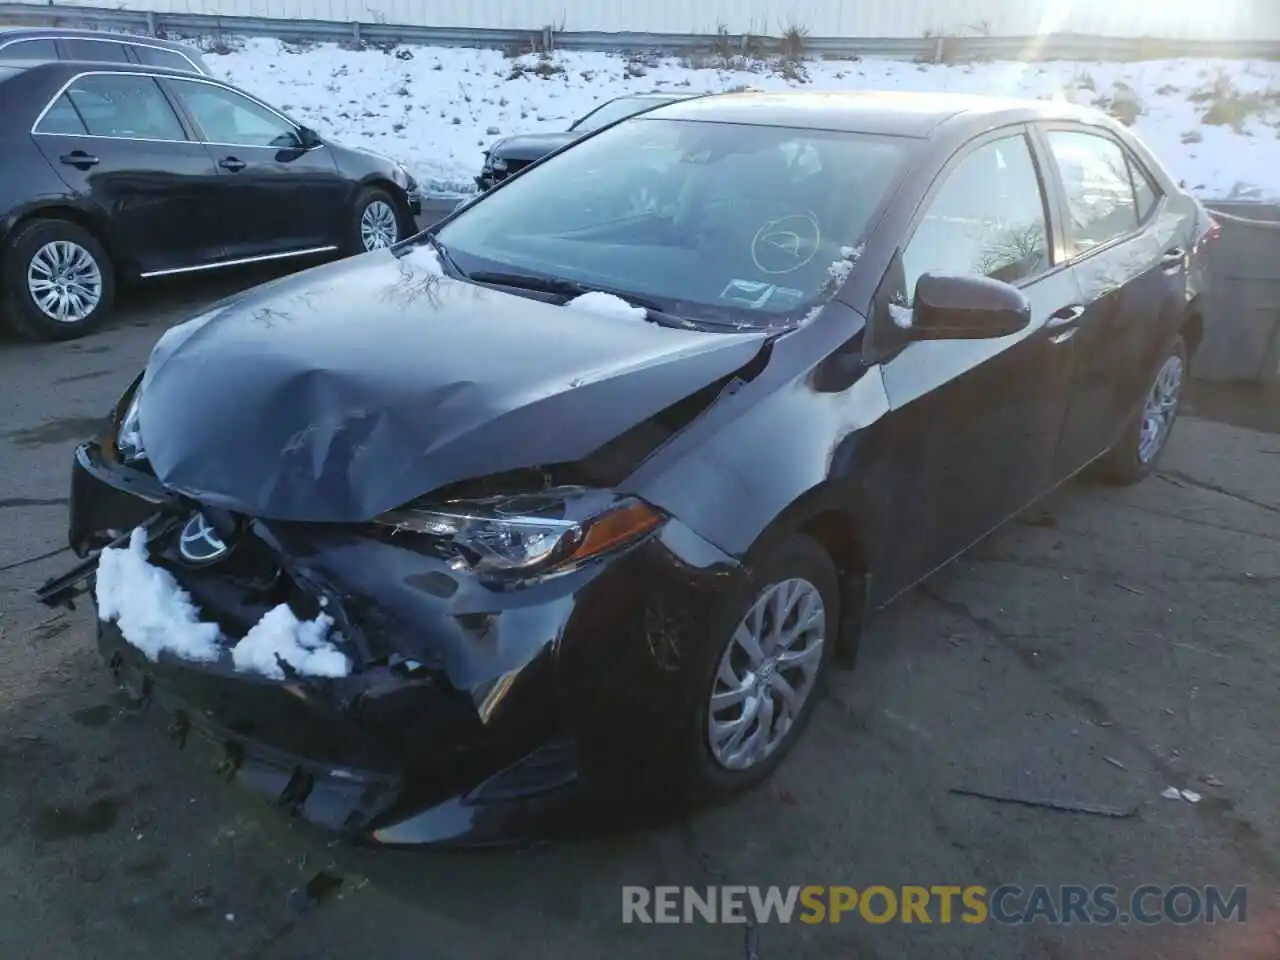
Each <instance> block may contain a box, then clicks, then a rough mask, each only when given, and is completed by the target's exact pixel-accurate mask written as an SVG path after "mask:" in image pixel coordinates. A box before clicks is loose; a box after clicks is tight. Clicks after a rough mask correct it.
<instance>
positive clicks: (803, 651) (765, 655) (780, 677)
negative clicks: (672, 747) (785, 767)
mask: <svg viewBox="0 0 1280 960" xmlns="http://www.w3.org/2000/svg"><path fill="white" fill-rule="evenodd" d="M719 620H720V624H721V626H720V630H719V631H718V637H717V639H718V642H716V643H713V644H711V645H710V647H709V650H708V652H709V653H710V656H709V657H707V659H706V661H705V662H704V665H703V682H702V683H701V684H700V685H699V686H697V687H695V690H696V691H697V692H696V694H695V695H696V696H697V698H698V699H697V701H696V703H695V704H694V705H693V706H694V707H695V709H696V711H697V713H696V717H695V722H694V723H693V724H691V725H690V727H691V732H692V734H693V741H694V742H692V743H690V744H689V749H690V752H691V754H692V758H691V759H692V770H691V773H692V784H691V786H692V787H693V794H694V796H695V797H698V798H703V799H710V800H715V799H722V798H727V797H729V796H732V795H734V794H737V793H740V792H742V791H743V790H745V789H747V788H749V787H751V786H753V785H754V784H756V783H759V782H760V781H762V780H764V779H765V778H766V777H767V776H769V774H770V773H771V772H772V771H773V770H774V768H776V767H777V765H778V764H779V763H781V762H782V759H783V758H784V757H785V756H786V755H787V753H788V752H790V750H791V749H792V747H793V746H794V745H795V743H796V741H797V740H798V738H799V736H800V734H801V732H802V731H803V730H804V727H805V725H806V724H807V722H808V720H809V716H810V714H811V713H812V711H813V707H814V704H815V703H816V701H817V699H818V696H819V694H820V692H821V690H822V685H823V683H824V681H825V679H826V670H827V668H828V665H829V664H830V662H831V655H832V651H833V649H834V647H835V642H836V634H837V631H838V629H839V624H840V590H839V574H838V573H837V571H836V567H835V565H834V564H833V563H832V561H831V558H830V556H829V555H828V554H827V552H826V551H825V550H823V549H822V547H820V546H819V545H818V544H817V543H816V542H814V541H813V540H811V539H810V538H808V537H805V536H801V535H794V536H791V537H789V538H787V539H786V540H784V541H781V542H779V543H777V544H776V545H775V546H773V547H772V548H771V549H770V550H768V551H767V553H766V554H765V555H764V556H762V557H761V558H760V560H759V561H758V562H757V563H755V564H754V565H753V567H752V574H751V577H750V579H749V581H748V583H747V587H746V590H745V591H744V593H743V595H742V596H741V597H740V598H739V599H738V600H737V601H735V602H734V603H732V604H730V605H728V606H726V608H725V609H724V610H723V611H722V614H721V616H720V618H719Z"/></svg>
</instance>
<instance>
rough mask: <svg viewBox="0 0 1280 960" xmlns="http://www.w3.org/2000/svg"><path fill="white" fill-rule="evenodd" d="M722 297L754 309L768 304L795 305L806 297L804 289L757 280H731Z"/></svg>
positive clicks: (760, 308) (759, 308)
mask: <svg viewBox="0 0 1280 960" xmlns="http://www.w3.org/2000/svg"><path fill="white" fill-rule="evenodd" d="M720 299H721V300H727V301H729V302H730V303H736V304H740V305H741V306H744V307H750V308H751V309H752V310H762V309H763V308H764V307H766V306H782V307H787V306H793V305H795V304H797V303H799V302H800V301H801V300H803V299H804V291H803V290H793V289H792V288H790V287H780V286H778V285H777V284H775V283H761V282H759V281H757V280H730V281H729V285H728V286H727V287H725V288H724V290H723V291H722V292H721V294H720Z"/></svg>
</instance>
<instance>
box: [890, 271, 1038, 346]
mask: <svg viewBox="0 0 1280 960" xmlns="http://www.w3.org/2000/svg"><path fill="white" fill-rule="evenodd" d="M914 303H915V306H914V307H913V308H912V311H911V323H910V326H909V328H908V329H909V330H910V333H911V336H912V338H913V339H915V340H988V339H995V338H997V337H1007V336H1009V335H1010V334H1014V333H1018V332H1019V331H1020V330H1025V329H1026V328H1027V326H1028V325H1029V324H1030V323H1031V304H1030V302H1029V301H1028V300H1027V298H1026V297H1025V296H1023V294H1022V291H1021V290H1019V289H1017V288H1016V287H1013V286H1010V285H1009V284H1007V283H1004V282H1002V281H1000V280H991V279H989V278H987V277H971V276H959V275H954V274H945V273H926V274H924V276H922V277H921V278H920V279H919V280H918V281H917V282H916V290H915V300H914Z"/></svg>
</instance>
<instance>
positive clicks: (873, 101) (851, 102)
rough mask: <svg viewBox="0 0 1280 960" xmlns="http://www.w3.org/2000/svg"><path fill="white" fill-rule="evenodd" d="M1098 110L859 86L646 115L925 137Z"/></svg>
mask: <svg viewBox="0 0 1280 960" xmlns="http://www.w3.org/2000/svg"><path fill="white" fill-rule="evenodd" d="M1097 115H1098V112H1097V111H1091V110H1088V109H1087V108H1084V107H1078V106H1075V105H1074V104H1071V103H1067V102H1058V101H1047V100H1017V99H1012V98H1005V97H987V96H976V95H968V94H955V93H904V92H899V91H861V90H860V91H834V92H818V91H812V92H810V91H803V92H801V91H797V92H789V93H755V92H748V93H723V94H718V95H715V96H709V97H696V98H691V99H687V100H681V101H680V102H678V103H673V104H669V105H667V106H664V107H658V108H657V109H655V110H652V111H650V112H649V113H648V114H647V116H648V117H657V118H669V119H680V120H706V121H712V122H719V123H743V124H755V125H759V126H779V127H807V128H810V129H815V130H838V131H845V132H849V133H871V134H880V135H885V136H899V137H916V138H925V137H929V136H931V135H932V134H933V133H934V131H936V130H937V129H938V128H939V127H940V126H942V125H943V124H945V123H947V122H948V121H952V120H958V121H960V122H964V121H965V120H966V119H967V120H969V121H972V122H975V123H977V122H986V123H990V122H1007V123H1016V122H1019V121H1027V120H1035V119H1041V120H1050V119H1062V120H1085V119H1094V118H1096V116H1097Z"/></svg>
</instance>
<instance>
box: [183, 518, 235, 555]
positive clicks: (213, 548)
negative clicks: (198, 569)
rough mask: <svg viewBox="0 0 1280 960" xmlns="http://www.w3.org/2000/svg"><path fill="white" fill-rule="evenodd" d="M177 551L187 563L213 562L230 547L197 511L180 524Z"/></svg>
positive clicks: (225, 553) (227, 551)
mask: <svg viewBox="0 0 1280 960" xmlns="http://www.w3.org/2000/svg"><path fill="white" fill-rule="evenodd" d="M178 552H179V553H180V554H182V559H183V560H186V561H187V562H188V563H213V562H214V561H215V560H221V559H222V558H223V557H225V556H226V555H227V554H228V553H229V552H230V548H229V547H228V546H227V545H226V543H224V542H223V540H222V538H221V537H219V536H218V531H217V530H215V529H214V527H213V524H211V523H210V522H209V518H208V517H206V516H205V515H204V514H203V513H200V512H199V511H197V512H196V513H194V514H192V515H191V519H189V520H188V521H187V522H186V523H185V524H183V526H182V533H181V534H179V536H178Z"/></svg>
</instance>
